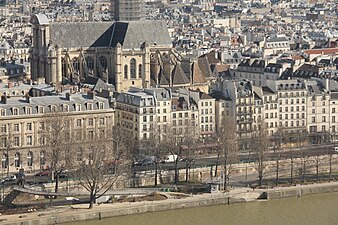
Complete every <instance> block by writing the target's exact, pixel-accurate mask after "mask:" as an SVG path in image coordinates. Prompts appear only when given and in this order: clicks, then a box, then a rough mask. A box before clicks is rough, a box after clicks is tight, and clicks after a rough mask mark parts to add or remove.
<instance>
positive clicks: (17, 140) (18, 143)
mask: <svg viewBox="0 0 338 225" xmlns="http://www.w3.org/2000/svg"><path fill="white" fill-rule="evenodd" d="M14 146H15V147H18V146H20V138H19V137H14Z"/></svg>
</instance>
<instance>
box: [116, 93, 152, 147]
mask: <svg viewBox="0 0 338 225" xmlns="http://www.w3.org/2000/svg"><path fill="white" fill-rule="evenodd" d="M156 103H157V101H156V98H155V96H154V95H151V94H148V93H146V92H143V91H137V90H135V91H134V90H132V91H130V92H125V93H121V94H119V96H118V97H117V99H116V126H117V127H118V128H120V129H121V130H123V131H125V132H127V133H129V135H130V137H133V138H134V140H136V141H140V140H143V139H149V138H152V137H153V136H154V132H155V124H156V121H157V112H156Z"/></svg>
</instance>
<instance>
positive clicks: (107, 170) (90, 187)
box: [41, 113, 132, 208]
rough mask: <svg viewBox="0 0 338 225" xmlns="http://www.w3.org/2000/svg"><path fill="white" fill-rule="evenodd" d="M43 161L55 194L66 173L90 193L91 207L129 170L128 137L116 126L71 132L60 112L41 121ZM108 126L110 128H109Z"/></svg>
mask: <svg viewBox="0 0 338 225" xmlns="http://www.w3.org/2000/svg"><path fill="white" fill-rule="evenodd" d="M43 122H44V124H45V129H44V131H43V134H42V135H44V137H45V145H42V147H41V148H42V150H43V151H44V152H45V153H46V161H47V162H48V163H49V165H50V170H51V172H52V177H55V192H58V189H59V176H60V174H61V173H62V172H63V171H65V170H67V171H69V173H70V174H71V175H72V176H74V177H76V178H77V179H78V182H79V184H80V185H81V186H82V187H83V188H84V189H85V190H87V191H88V192H89V196H90V205H89V208H92V207H93V203H94V201H95V199H96V198H98V197H100V196H102V195H104V194H105V193H106V192H107V191H109V190H110V189H111V188H112V187H113V185H114V184H115V182H116V180H118V179H119V177H120V176H121V175H122V174H126V173H128V172H129V171H130V165H131V160H130V155H131V154H130V151H131V149H132V146H131V145H132V143H130V140H129V139H128V135H127V134H125V133H123V132H122V131H121V130H118V129H117V128H116V127H112V128H111V129H109V128H108V127H109V125H108V126H106V128H108V129H104V130H93V131H91V132H90V133H87V132H84V131H85V130H86V129H80V130H78V131H74V130H71V126H70V122H71V120H69V118H68V117H66V116H64V115H63V114H62V113H57V114H53V115H48V117H46V118H45V119H44V121H43ZM110 127H111V126H110Z"/></svg>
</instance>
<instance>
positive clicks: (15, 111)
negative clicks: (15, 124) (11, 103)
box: [13, 108, 19, 116]
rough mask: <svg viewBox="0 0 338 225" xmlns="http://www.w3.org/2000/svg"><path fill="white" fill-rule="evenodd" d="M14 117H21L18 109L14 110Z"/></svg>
mask: <svg viewBox="0 0 338 225" xmlns="http://www.w3.org/2000/svg"><path fill="white" fill-rule="evenodd" d="M13 115H14V116H17V115H19V110H18V109H17V108H13Z"/></svg>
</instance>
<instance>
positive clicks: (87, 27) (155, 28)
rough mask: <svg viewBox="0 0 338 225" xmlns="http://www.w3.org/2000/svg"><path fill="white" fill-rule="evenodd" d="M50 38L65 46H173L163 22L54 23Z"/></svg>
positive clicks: (51, 25) (126, 47) (51, 27)
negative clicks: (145, 44)
mask: <svg viewBox="0 0 338 225" xmlns="http://www.w3.org/2000/svg"><path fill="white" fill-rule="evenodd" d="M50 35H51V37H50V38H51V40H52V42H53V43H54V44H57V45H59V46H60V47H64V48H71V47H113V48H114V47H116V45H117V44H118V43H120V44H121V45H122V46H123V48H125V49H131V48H141V46H142V45H144V43H145V42H146V43H147V44H149V45H150V46H155V45H160V46H168V47H171V46H172V42H171V39H170V36H169V33H168V29H167V27H166V24H165V22H164V21H130V22H114V23H111V22H62V23H60V22H57V23H51V24H50Z"/></svg>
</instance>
